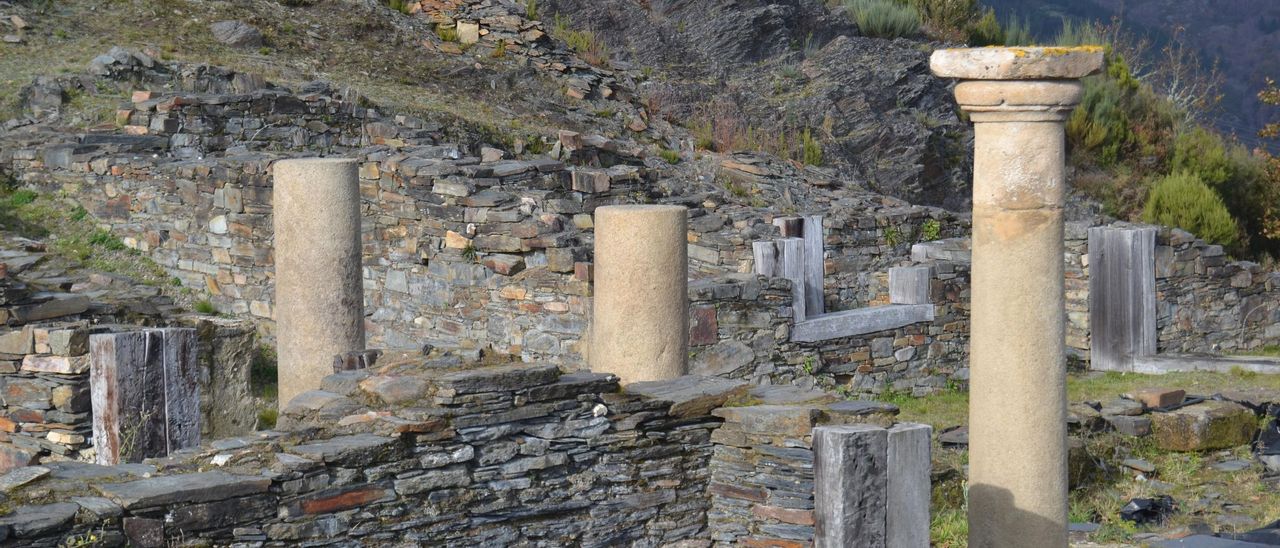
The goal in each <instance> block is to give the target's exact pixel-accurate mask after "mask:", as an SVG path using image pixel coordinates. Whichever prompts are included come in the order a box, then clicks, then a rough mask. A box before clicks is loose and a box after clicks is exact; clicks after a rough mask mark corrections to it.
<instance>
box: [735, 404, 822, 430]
mask: <svg viewBox="0 0 1280 548" xmlns="http://www.w3.org/2000/svg"><path fill="white" fill-rule="evenodd" d="M711 413H712V414H713V415H715V416H717V417H720V418H722V419H724V422H725V424H726V425H729V424H733V425H737V426H738V427H739V428H741V429H742V431H743V432H747V433H751V434H768V435H774V436H791V437H796V438H799V437H803V436H808V435H810V434H811V433H812V432H813V427H814V426H816V425H818V424H819V422H821V420H822V410H821V409H818V408H817V407H811V406H798V405H752V406H748V407H721V408H719V409H716V410H715V411H712V412H711Z"/></svg>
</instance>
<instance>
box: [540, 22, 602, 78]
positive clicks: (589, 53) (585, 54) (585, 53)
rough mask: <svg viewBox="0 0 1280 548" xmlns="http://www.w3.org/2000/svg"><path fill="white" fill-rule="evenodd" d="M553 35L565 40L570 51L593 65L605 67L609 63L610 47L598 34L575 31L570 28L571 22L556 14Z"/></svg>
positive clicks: (587, 31) (552, 28) (552, 29)
mask: <svg viewBox="0 0 1280 548" xmlns="http://www.w3.org/2000/svg"><path fill="white" fill-rule="evenodd" d="M551 34H552V36H555V37H556V38H559V39H560V40H563V41H564V43H565V45H567V46H569V49H571V50H573V51H574V52H576V53H577V54H578V56H579V57H581V58H582V60H583V61H586V62H587V63H589V64H592V65H597V66H599V65H604V64H606V63H608V62H609V46H608V45H607V44H605V43H604V41H603V40H601V39H600V37H598V36H596V33H594V32H591V31H589V30H574V29H571V28H569V20H568V19H565V18H563V17H561V16H560V14H558V13H557V14H556V19H555V25H553V26H552V27H551Z"/></svg>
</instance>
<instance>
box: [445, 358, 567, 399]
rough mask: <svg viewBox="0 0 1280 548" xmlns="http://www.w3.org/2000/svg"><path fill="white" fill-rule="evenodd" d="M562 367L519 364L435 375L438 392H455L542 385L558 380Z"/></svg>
mask: <svg viewBox="0 0 1280 548" xmlns="http://www.w3.org/2000/svg"><path fill="white" fill-rule="evenodd" d="M559 377H560V368H558V367H556V366H554V365H550V364H517V365H505V366H500V367H485V368H482V369H469V370H466V371H456V372H453V373H446V374H444V375H441V376H440V377H438V378H436V379H435V384H436V386H438V387H439V392H438V393H437V395H440V396H456V395H460V394H478V393H481V392H505V391H509V390H519V389H521V388H532V387H535V386H542V385H544V384H550V383H553V382H555V381H556V379H558V378H559Z"/></svg>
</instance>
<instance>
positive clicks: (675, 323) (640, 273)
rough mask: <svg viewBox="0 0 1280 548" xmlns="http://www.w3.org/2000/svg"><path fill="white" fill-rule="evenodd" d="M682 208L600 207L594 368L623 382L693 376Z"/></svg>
mask: <svg viewBox="0 0 1280 548" xmlns="http://www.w3.org/2000/svg"><path fill="white" fill-rule="evenodd" d="M686 215H687V214H686V211H685V208H684V207H681V206H665V205H623V206H607V207H601V208H599V209H596V216H595V227H596V228H595V231H596V234H595V237H596V238H595V240H596V241H595V243H596V246H595V293H594V301H593V304H592V307H591V310H592V313H591V337H590V345H591V346H590V350H589V352H588V355H587V359H588V361H589V362H590V363H591V370H592V371H596V372H600V373H612V374H614V375H617V376H618V377H619V378H620V379H622V382H623V383H633V382H639V381H655V380H665V379H672V378H675V377H679V376H681V375H684V374H685V370H686V364H687V362H688V352H689V311H688V308H689V295H688V283H689V282H688V279H689V267H688V264H689V261H688V257H687V254H688V251H687V248H686V245H687V237H688V236H687V234H688V230H687V228H686V226H687V221H686Z"/></svg>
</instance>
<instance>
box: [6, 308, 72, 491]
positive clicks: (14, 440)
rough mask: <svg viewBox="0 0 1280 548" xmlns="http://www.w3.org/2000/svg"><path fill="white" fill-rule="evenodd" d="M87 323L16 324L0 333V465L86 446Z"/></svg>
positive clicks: (22, 463) (9, 465) (66, 456)
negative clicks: (0, 398) (1, 396)
mask: <svg viewBox="0 0 1280 548" xmlns="http://www.w3.org/2000/svg"><path fill="white" fill-rule="evenodd" d="M88 340H89V329H88V327H87V324H85V323H61V324H46V325H26V326H18V327H16V328H14V329H12V330H11V331H8V332H5V333H4V334H2V335H0V354H2V355H3V358H5V359H4V360H3V361H0V368H3V371H0V386H2V387H3V394H4V404H3V406H2V407H0V413H2V415H0V431H3V433H0V470H7V469H10V468H14V467H18V466H25V465H27V464H28V463H30V462H32V461H33V460H36V459H37V458H42V457H43V458H54V459H78V458H82V456H83V455H82V453H83V452H85V451H86V450H88V449H89V445H90V435H91V433H92V423H91V417H90V416H89V359H88V356H86V354H87V353H88V351H89V348H88Z"/></svg>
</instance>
